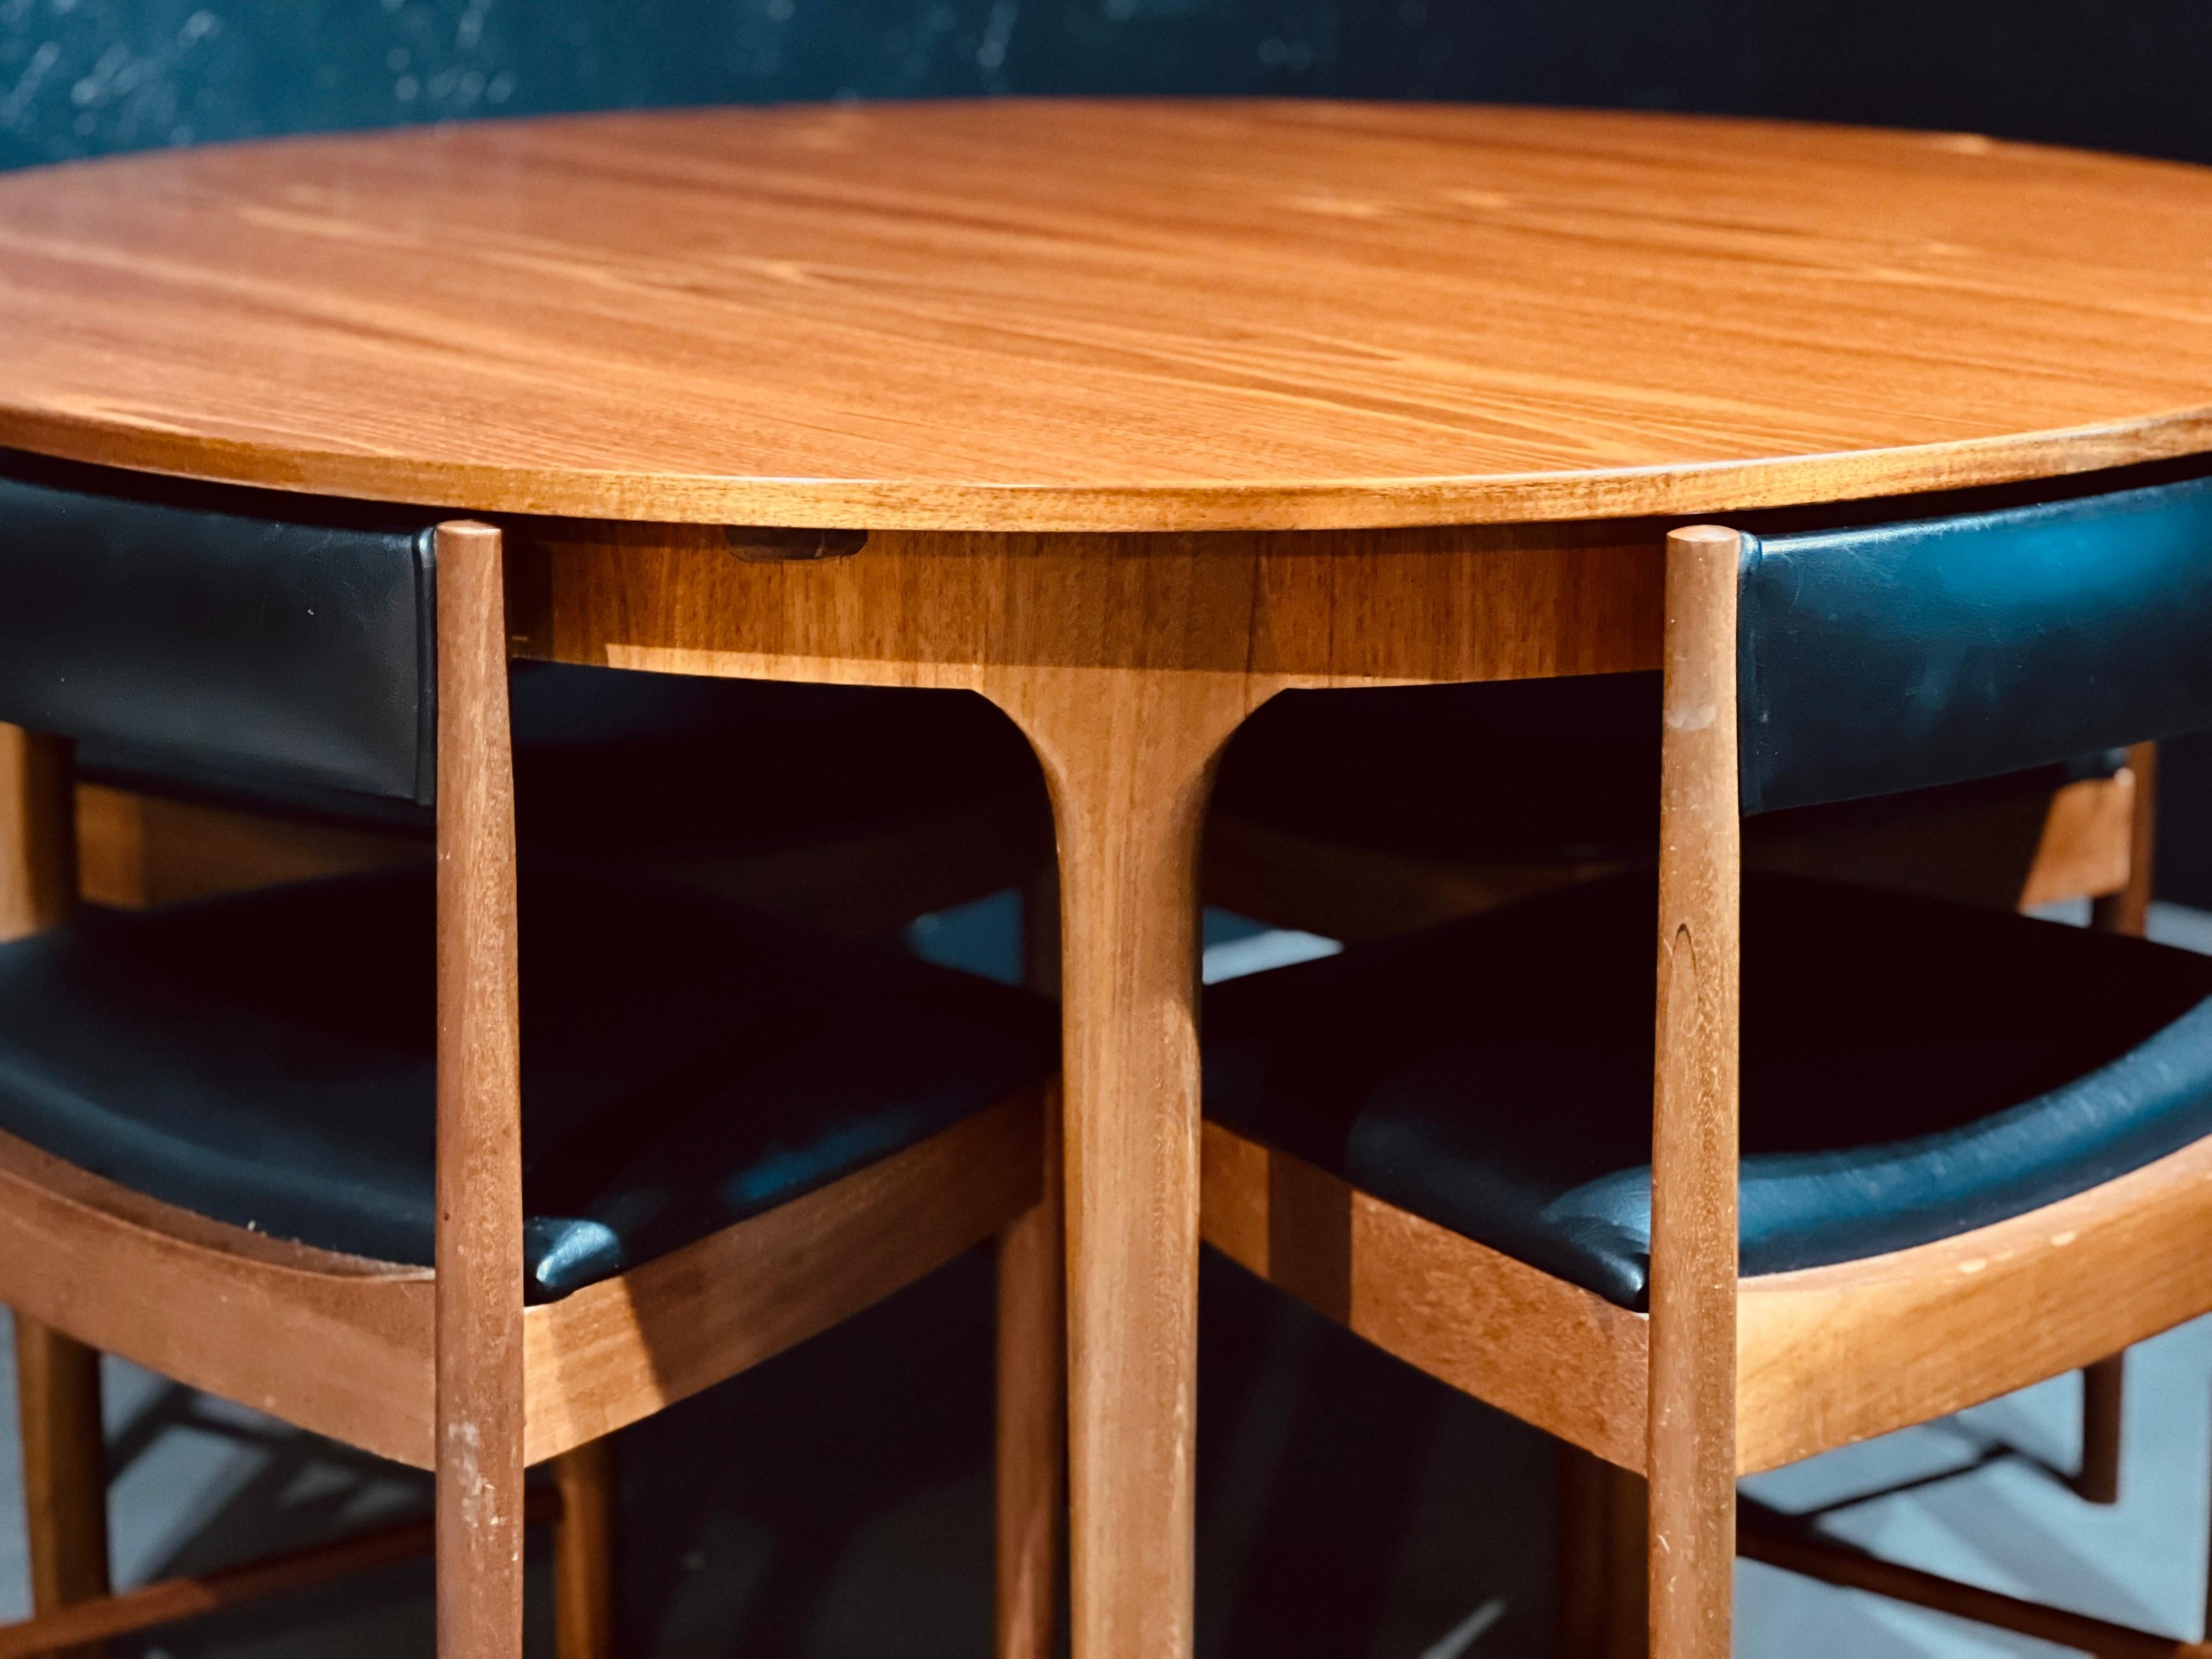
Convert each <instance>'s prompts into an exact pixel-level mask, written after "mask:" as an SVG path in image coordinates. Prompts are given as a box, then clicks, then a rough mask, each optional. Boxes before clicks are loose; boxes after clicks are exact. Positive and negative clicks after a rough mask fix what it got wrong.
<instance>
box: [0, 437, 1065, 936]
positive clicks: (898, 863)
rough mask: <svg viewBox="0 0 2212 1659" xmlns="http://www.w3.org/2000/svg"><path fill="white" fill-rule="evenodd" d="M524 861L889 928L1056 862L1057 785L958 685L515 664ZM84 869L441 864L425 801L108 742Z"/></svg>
mask: <svg viewBox="0 0 2212 1659" xmlns="http://www.w3.org/2000/svg"><path fill="white" fill-rule="evenodd" d="M9 481H13V482H15V483H21V484H24V485H26V486H29V487H33V488H37V487H52V486H56V485H59V486H62V487H64V488H73V489H77V490H79V491H80V492H82V493H86V494H89V495H106V496H110V497H113V496H116V495H118V494H121V493H125V492H127V493H129V494H130V495H131V496H132V497H133V498H134V499H139V500H146V501H158V500H161V499H167V495H173V494H174V492H173V491H169V492H167V495H165V494H164V491H163V487H162V486H161V485H159V484H157V483H149V482H148V481H145V480H133V479H130V478H127V477H118V475H116V474H114V473H112V472H106V471H100V470H98V469H93V468H86V467H76V466H70V465H65V464H62V463H58V462H51V461H46V460H43V459H39V460H34V459H31V458H28V457H17V458H9V457H7V456H5V455H0V485H4V484H5V483H8V482H9ZM865 539H866V538H865V537H862V536H860V534H859V533H858V532H811V535H810V536H807V537H799V536H795V535H794V534H793V533H792V532H775V531H765V530H757V531H749V532H732V542H731V549H732V557H733V558H746V559H751V560H765V559H770V558H799V559H811V558H817V557H842V556H850V555H851V553H852V552H854V551H855V550H857V548H858V546H859V545H860V544H862V543H864V542H865ZM508 709H509V717H510V720H511V723H512V730H513V764H514V772H515V789H516V809H515V810H516V833H517V836H518V838H519V842H520V847H521V848H522V850H523V852H524V853H525V854H527V855H529V856H531V857H532V858H533V859H535V860H544V861H547V862H562V861H565V862H571V863H577V864H587V863H590V862H592V861H595V860H607V859H619V860H622V861H623V863H624V865H625V866H627V867H629V868H630V869H632V870H636V871H650V872H653V873H654V874H656V875H659V876H662V877H665V878H667V879H669V880H671V881H677V882H681V883H683V884H685V885H687V886H691V887H695V888H698V889H700V890H705V891H709V892H714V893H719V894H720V895H722V896H726V897H729V898H733V899H736V900H738V901H739V902H743V903H744V904H745V905H747V906H748V907H750V908H757V909H764V910H770V911H774V912H775V913H777V914H779V915H792V916H797V917H801V918H804V919H805V920H807V921H818V922H820V923H822V924H823V925H825V926H829V927H834V928H836V929H837V930H839V931H841V932H848V933H887V932H890V931H893V930H895V929H896V928H898V927H902V926H903V925H905V924H906V923H908V922H909V921H913V920H914V919H915V917H917V916H920V915H924V914H925V913H927V912H930V911H935V910H942V909H947V908H952V907H954V906H957V905H960V904H963V903H965V902H969V901H970V900H973V899H976V898H981V897H982V896H986V895H987V894H991V893H995V892H999V891H1001V890H1006V889H1007V888H1010V887H1016V886H1019V885H1021V884H1024V883H1025V882H1026V881H1028V880H1029V879H1030V878H1031V877H1032V875H1033V874H1034V872H1036V869H1037V868H1038V867H1039V866H1041V865H1042V864H1043V863H1044V862H1046V861H1047V860H1048V859H1049V856H1050V851H1051V834H1052V831H1051V815H1050V810H1049V808H1048V805H1047V804H1046V800H1045V795H1044V786H1043V780H1042V776H1041V775H1040V774H1039V772H1038V770H1037V766H1036V760H1035V757H1034V756H1033V755H1032V753H1031V751H1030V747H1029V744H1028V743H1027V742H1026V741H1025V740H1024V738H1022V736H1021V734H1020V732H1018V731H1017V730H1016V728H1015V727H1014V726H1013V724H1012V722H1011V721H1009V720H1006V717H1005V716H1004V715H1002V714H1000V713H999V712H998V711H997V710H996V709H994V708H992V707H991V706H990V705H989V704H988V703H987V702H985V701H984V700H983V699H982V698H981V697H979V696H975V695H974V694H973V693H970V692H966V691H947V690H908V689H899V690H887V689H884V688H878V687H873V686H847V685H809V684H789V683H778V682H773V681H759V680H738V679H725V678H705V677H699V676H686V675H674V674H660V673H638V672H632V671H625V670H623V669H619V668H612V667H602V666H597V665H585V664H574V663H554V662H539V661H527V660H518V661H515V662H513V663H512V664H510V665H509V668H508ZM75 758H76V780H77V787H76V808H77V820H78V848H79V854H80V856H79V860H78V864H79V877H80V880H81V883H82V888H83V892H84V896H85V897H86V898H88V899H89V900H91V901H92V902H94V903H98V904H102V905H106V906H110V907H119V908H143V907H144V906H147V905H149V904H161V903H168V902H175V901H179V900H183V899H191V898H203V897H209V896H214V895H216V894H218V893H224V892H234V891H239V890H244V889H246V888H249V887H254V886H262V885H267V884H271V883H274V882H281V881H298V880H304V879H306V878H309V877H313V876H321V875H336V874H340V873H345V872H356V871H362V870H369V869H381V868H387V867H394V866H403V865H408V864H420V865H425V866H427V865H428V863H429V861H430V859H431V849H432V843H433V841H434V838H435V836H434V824H433V817H434V814H433V812H432V811H431V809H430V807H428V805H425V804H423V803H422V802H420V801H417V800H413V799H404V800H403V799H392V798H389V797H385V796H379V795H374V794H370V793H366V792H364V791H362V790H359V789H356V788H348V787H343V786H341V785H339V784H335V783H332V782H331V781H327V780H323V779H314V778H307V777H302V776H299V775H280V774H277V773H274V772H272V771H270V769H266V768H258V769H244V768H240V767H239V766H237V765H234V764H224V763H222V762H221V759H220V757H217V758H216V759H210V757H209V756H208V755H207V754H205V753H204V752H200V751H197V750H190V749H180V748H179V747H177V746H175V745H170V744H159V743H148V742H144V741H139V740H136V739H132V738H116V737H111V736H107V735H105V734H97V735H91V736H88V737H87V738H84V739H82V741H80V742H79V743H78V744H77V745H76V756H75Z"/></svg>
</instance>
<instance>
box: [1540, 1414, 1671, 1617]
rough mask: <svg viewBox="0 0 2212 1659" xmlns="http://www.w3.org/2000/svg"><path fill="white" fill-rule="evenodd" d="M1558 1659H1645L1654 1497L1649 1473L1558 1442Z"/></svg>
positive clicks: (1648, 1615)
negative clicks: (1646, 1475) (1647, 1483)
mask: <svg viewBox="0 0 2212 1659" xmlns="http://www.w3.org/2000/svg"><path fill="white" fill-rule="evenodd" d="M1649 1505H1650V1496H1649V1494H1648V1492H1647V1490H1646V1488H1645V1486H1644V1477H1643V1476H1641V1475H1639V1474H1633V1473H1632V1472H1631V1471H1629V1470H1627V1469H1624V1468H1617V1467H1615V1466H1614V1465H1613V1464H1611V1463H1608V1462H1606V1461H1605V1460H1604V1459H1603V1458H1601V1457H1593V1456H1592V1455H1590V1454H1589V1453H1588V1452H1586V1451H1584V1450H1583V1449H1581V1448H1580V1447H1578V1446H1571V1445H1567V1444H1565V1443H1561V1445H1560V1447H1559V1653H1560V1656H1561V1659H1645V1655H1646V1654H1647V1652H1648V1651H1649V1650H1650V1640H1651V1635H1650V1631H1651V1618H1650V1583H1649V1580H1650V1574H1649V1571H1648V1569H1647V1568H1646V1566H1645V1560H1646V1558H1647V1556H1648V1555H1649V1553H1650V1552H1649V1548H1648V1546H1647V1543H1646V1538H1647V1535H1648V1524H1649V1522H1648V1516H1647V1515H1646V1510H1647V1509H1648V1508H1649Z"/></svg>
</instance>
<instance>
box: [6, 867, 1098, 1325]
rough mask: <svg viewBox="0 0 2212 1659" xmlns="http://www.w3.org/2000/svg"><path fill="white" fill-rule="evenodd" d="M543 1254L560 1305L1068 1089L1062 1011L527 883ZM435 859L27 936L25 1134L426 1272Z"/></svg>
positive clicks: (545, 1278) (21, 951)
mask: <svg viewBox="0 0 2212 1659" xmlns="http://www.w3.org/2000/svg"><path fill="white" fill-rule="evenodd" d="M521 904H522V918H523V921H522V953H523V954H522V960H521V969H520V974H521V978H520V990H521V997H522V1003H523V1007H524V1010H525V1012H526V1018H524V1020H523V1022H522V1030H523V1034H524V1035H523V1091H522V1092H523V1138H524V1164H525V1175H524V1202H525V1206H526V1216H527V1217H528V1223H527V1227H526V1265H527V1269H528V1280H527V1283H528V1290H529V1294H530V1296H531V1297H532V1299H533V1300H540V1301H543V1300H551V1299H555V1298H557V1297H561V1296H563V1295H566V1294H568V1292H570V1291H574V1290H576V1289H578V1288H580V1287H581V1286H582V1285H587V1284H590V1283H592V1282H593V1281H595V1280H598V1279H605V1278H606V1277H609V1276H611V1274H613V1273H617V1272H619V1271H622V1270H623V1268H625V1267H631V1266H634V1265H635V1264H636V1263H638V1262H640V1261H644V1260H647V1259H649V1258H651V1257H653V1256H655V1255H660V1254H663V1253H665V1252H666V1251H668V1250H671V1249H676V1248H678V1246H681V1245H683V1244H684V1243H690V1242H691V1241H692V1240H694V1239H696V1238H700V1237H704V1236H706V1235H707V1234H708V1233H710V1232H713V1231H716V1230H718V1229H720V1228H721V1227H723V1226H725V1225H728V1224H730V1223H732V1222H734V1221H738V1220H742V1219H744V1218H747V1217H749V1216H751V1215H755V1214H758V1213H760V1212H764V1211H767V1210H769V1209H772V1208H774V1207H775V1206H778V1205H781V1204H783V1203H785V1202H787V1201H788V1200H792V1199H793V1198H796V1197H798V1196H799V1195H801V1194H804V1193H805V1192H808V1191H810V1190H811V1189H813V1188H817V1187H820V1186H823V1185H824V1184H826V1183H828V1182H831V1181H833V1180H836V1179H837V1178H838V1177H840V1176H844V1175H847V1174H849V1173H851V1172H852V1171H854V1170H858V1169H860V1168H861V1167H863V1166H864V1165H866V1164H871V1163H872V1162H875V1161H876V1160H878V1159H879V1158H884V1157H885V1156H887V1155H889V1154H890V1153H893V1152H897V1151H899V1150H901V1149H902V1148H904V1147H906V1146H912V1145H915V1144H916V1143H918V1142H920V1141H921V1140H923V1139H927V1137H929V1136H930V1135H932V1134H934V1133H938V1132H939V1131H940V1130H943V1129H945V1128H948V1127H951V1126H952V1125H953V1124H955V1123H956V1122H957V1121H960V1120H962V1119H963V1118H964V1117H966V1116H967V1115H969V1114H972V1113H974V1112H975V1111H977V1110H979V1109H982V1108H984V1107H986V1106H988V1105H990V1104H992V1103H994V1102H996V1101H999V1100H1001V1099H1004V1098H1005V1097H1007V1096H1008V1095H1010V1094H1012V1093H1013V1092H1015V1091H1018V1090H1019V1089H1021V1088H1023V1087H1024V1086H1025V1085H1030V1084H1034V1083H1037V1082H1039V1081H1042V1079H1045V1078H1046V1077H1047V1076H1048V1074H1049V1073H1050V1072H1051V1071H1052V1069H1053V1068H1054V1066H1056V1064H1057V1042H1058V1037H1057V1028H1058V1021H1057V1016H1056V1013H1055V1012H1054V1009H1053V1007H1052V1006H1051V1005H1050V1004H1049V1003H1047V1002H1045V1001H1043V1000H1041V999H1038V998H1036V997H1033V996H1031V995H1030V994H1028V993H1025V992H1023V991H1019V990H1016V989H1013V988H1011V987H1006V986H1002V985H997V984H994V983H991V982H989V981H984V980H981V979H977V978H975V977H973V976H971V975H965V974H960V973H957V972H954V971H951V970H950V969H940V968H933V967H930V966H928V965H927V964H924V963H920V962H918V961H915V959H913V958H912V957H908V956H907V955H906V954H905V953H904V952H902V951H900V950H898V949H897V948H896V946H893V945H882V944H875V943H855V942H852V941H846V940H830V939H823V938H819V937H817V936H816V935H813V934H811V933H799V932H796V931H794V930H793V929H791V928H789V927H786V926H783V925H781V924H779V923H775V922H771V921H763V920H762V919H760V918H757V917H754V916H752V915H748V914H747V913H745V912H743V911H740V910H738V909H736V908H733V907H731V906H728V905H726V904H722V903H720V902H715V901H714V900H711V899H706V898H702V896H699V895H698V894H696V893H693V892H690V891H686V890H671V889H667V888H663V887H659V886H656V885H653V884H647V883H641V882H637V881H634V880H621V879H617V878H610V877H605V876H599V875H577V874H574V873H570V872H532V871H530V870H529V869H527V867H526V870H525V873H524V875H523V878H522V893H521ZM435 958H436V945H435V915H434V905H433V892H432V877H431V875H430V874H429V872H427V871H408V872H398V873H389V874H386V873H379V874H375V875H370V876H362V877H349V878H338V879H334V880H329V881H321V882H315V883H310V884H302V885H300V886H295V887H288V888H276V889H267V890H261V891H258V892H255V893H252V894H249V895H246V896H240V897H233V898H222V899H216V900H210V901H205V902H197V903H193V904H188V905H180V906H177V907H174V908H169V909H166V910H156V911H149V912H144V913H139V914H134V915H118V914H112V913H99V912H93V913H88V914H87V915H84V916H83V917H82V918H81V919H80V920H79V921H76V922H75V923H72V924H71V925H70V926H69V927H64V928H63V929H59V930H57V931H55V932H52V933H44V934H40V935H36V936H33V937H32V938H29V939H21V940H19V941H17V942H15V943H13V944H10V945H4V946H0V1130H5V1131H6V1132H8V1133H12V1134H15V1135H16V1136H19V1137H21V1139H24V1140H27V1141H29V1142H30V1143H32V1144H33V1145H34V1146H39V1147H40V1148H43V1149H44V1150H45V1151H46V1152H50V1153H52V1154H53V1155H55V1156H57V1157H59V1158H64V1159H65V1160H67V1161H68V1162H70V1163H72V1164H77V1165H79V1166H81V1167H82V1168H84V1169H87V1170H91V1171H93V1172H94V1173H95V1174H98V1175H100V1176H106V1177H107V1178H109V1179H112V1180H113V1181H116V1182H120V1183H122V1184H124V1185H125V1186H128V1187H130V1188H135V1189H136V1190H137V1191H140V1192H143V1193H146V1194H150V1195H152V1196H153V1197H155V1198H157V1199H161V1200H165V1201H167V1202H168V1203H171V1204H175V1205H178V1206H183V1207H185V1208H187V1209H190V1210H193V1211H196V1212H199V1213H202V1214H204V1215H208V1216H211V1217H214V1218H217V1219H219V1220H222V1221H227V1222H230V1223H232V1224H234V1225H242V1226H249V1227H253V1228H256V1229H258V1230H259V1231H263V1232H265V1233H269V1234H272V1235H275V1236H277V1237H285V1238H290V1239H295V1240H299V1241H301V1242H303V1243H308V1244H313V1245H317V1246H320V1247H322V1248H325V1249H333V1250H341V1251H346V1252H349V1253H351V1254H355V1255H364V1256H370V1257H374V1258H377V1259H380V1260H383V1261H395V1262H405V1263H414V1264H420V1265H424V1266H427V1265H428V1264H429V1263H430V1261H431V1260H432V1224H433V1217H434V1214H435V1210H434V1206H433V1186H434V1180H433V1175H434V1168H435V1090H434V1082H433V1066H432V1049H433V1035H434V1024H435Z"/></svg>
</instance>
